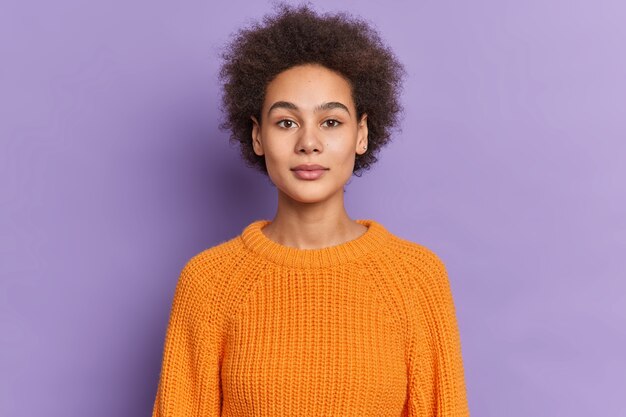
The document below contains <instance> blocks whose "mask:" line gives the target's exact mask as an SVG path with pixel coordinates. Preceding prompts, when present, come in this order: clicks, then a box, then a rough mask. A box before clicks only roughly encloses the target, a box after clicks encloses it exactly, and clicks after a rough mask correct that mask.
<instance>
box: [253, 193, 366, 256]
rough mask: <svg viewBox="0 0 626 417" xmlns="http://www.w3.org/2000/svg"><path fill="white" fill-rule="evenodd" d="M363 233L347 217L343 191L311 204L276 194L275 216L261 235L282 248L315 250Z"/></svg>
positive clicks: (361, 226)
mask: <svg viewBox="0 0 626 417" xmlns="http://www.w3.org/2000/svg"><path fill="white" fill-rule="evenodd" d="M366 230H367V227H365V226H363V225H361V224H359V223H357V222H356V221H354V220H352V219H351V218H350V216H348V213H347V212H346V210H345V206H344V199H343V190H342V191H341V192H340V193H337V194H335V195H334V196H332V197H331V198H329V199H327V200H324V201H316V202H314V203H306V202H300V201H296V200H294V199H293V198H291V197H289V196H286V195H284V194H283V193H282V192H280V191H279V192H278V208H277V211H276V214H275V215H274V218H273V219H272V222H271V223H270V224H269V225H267V226H266V227H264V228H263V233H264V234H265V235H266V236H267V237H268V238H269V239H271V240H273V241H274V242H276V243H279V244H281V245H284V246H290V247H294V248H299V249H318V248H324V247H328V246H334V245H338V244H341V243H343V242H346V241H349V240H352V239H355V238H357V237H358V236H360V235H361V234H363V233H365V231H366Z"/></svg>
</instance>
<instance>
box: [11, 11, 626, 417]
mask: <svg viewBox="0 0 626 417" xmlns="http://www.w3.org/2000/svg"><path fill="white" fill-rule="evenodd" d="M37 3H39V4H36V5H35V4H33V2H19V1H17V0H5V1H3V2H2V4H1V5H0V52H1V57H2V58H1V59H2V65H1V66H0V120H1V123H0V191H1V193H0V198H1V202H0V210H1V212H0V257H1V259H0V325H1V330H0V349H1V351H0V375H1V376H0V415H2V416H7V417H9V416H10V417H27V416H28V417H32V416H43V415H45V416H50V417H57V416H58V417H67V416H77V417H83V416H90V417H105V416H107V417H110V416H116V417H131V416H132V417H136V416H142V415H144V416H145V415H149V413H150V411H151V408H152V402H153V400H154V395H155V393H156V384H157V381H158V374H159V367H160V361H161V354H162V348H163V341H164V336H165V330H166V325H167V318H168V314H169V309H170V303H171V300H172V296H173V291H174V287H175V284H176V281H177V278H178V273H179V272H180V269H181V268H182V265H183V264H184V262H185V261H186V260H187V259H188V258H189V257H190V256H192V255H194V254H196V253H198V252H199V251H201V250H203V249H205V248H208V247H210V246H213V245H215V244H217V243H219V242H221V241H223V240H225V239H228V238H230V237H232V236H235V235H236V234H238V233H240V231H241V230H242V229H243V227H244V226H245V225H247V224H248V223H249V222H250V221H252V220H254V219H257V218H269V217H271V216H272V215H273V213H274V208H275V204H276V202H275V195H274V189H273V188H271V187H270V186H269V185H268V183H267V182H266V181H265V180H264V179H263V178H262V177H261V175H260V174H257V173H256V172H255V171H252V170H250V169H248V168H246V167H245V166H244V165H243V163H242V162H240V160H239V157H238V154H237V151H236V150H235V149H234V148H230V147H229V145H228V141H227V136H226V134H225V133H224V132H221V131H219V130H218V128H217V123H218V118H219V111H218V81H217V74H216V73H217V67H218V59H217V50H218V47H219V46H220V45H222V44H223V43H224V42H225V41H226V40H227V38H228V35H229V34H230V33H231V32H233V31H234V30H235V29H236V28H238V27H239V26H241V25H242V24H246V23H248V22H250V20H251V19H255V18H258V17H260V16H261V15H262V14H264V13H265V12H267V11H269V10H270V5H269V3H268V2H253V1H250V0H247V1H241V0H230V1H228V2H220V6H219V7H218V6H217V5H216V4H214V3H210V2H206V1H205V2H200V1H187V2H175V1H169V2H165V1H150V2H149V1H136V2H97V3H95V2H83V1H77V0H75V1H70V0H61V1H56V2H43V1H39V2H37ZM87 3H89V4H87ZM315 3H316V4H318V6H319V9H320V10H323V11H333V10H348V11H352V12H354V13H357V14H358V15H360V16H362V17H365V18H367V19H370V20H371V21H373V22H374V23H375V24H376V26H377V27H378V28H379V30H380V31H381V33H382V35H383V37H384V38H385V39H386V40H387V42H388V43H389V44H390V45H392V47H393V48H394V49H395V50H396V52H397V54H398V55H399V57H400V59H401V60H402V61H404V63H405V64H406V66H407V70H408V72H409V78H408V80H407V83H406V90H405V94H404V102H405V104H406V117H405V120H404V122H403V133H402V134H400V135H398V136H397V138H396V139H395V142H394V143H392V144H391V146H390V147H389V148H387V149H386V150H383V152H382V154H381V159H380V161H379V163H378V165H377V166H376V168H375V169H374V170H372V171H370V172H368V173H366V174H365V175H364V176H363V177H362V178H354V179H353V181H352V182H351V183H350V186H349V187H348V192H347V194H346V198H347V206H348V212H349V213H350V215H351V216H352V217H353V218H375V219H377V220H379V221H380V222H382V223H383V224H385V225H386V226H387V227H388V228H389V229H390V230H391V231H392V232H394V233H396V234H398V235H400V236H402V237H405V238H408V239H411V240H413V241H416V242H419V243H422V244H425V245H428V246H429V247H431V248H432V249H433V250H435V251H436V252H437V253H438V254H439V255H440V256H441V257H442V258H443V260H444V261H445V262H446V265H447V267H448V270H449V275H450V280H451V283H452V289H453V293H454V296H455V302H456V306H457V313H458V317H459V326H460V330H461V337H462V346H463V355H464V360H465V370H466V380H467V387H468V396H469V402H470V409H471V411H472V415H473V416H475V417H478V416H481V417H502V416H507V417H522V416H523V417H528V416H532V417H540V416H546V417H548V416H550V417H552V416H581V417H582V416H601V415H602V416H612V417H614V416H626V403H625V401H624V395H625V393H626V358H625V357H626V355H625V353H624V352H626V280H625V279H626V260H625V256H624V255H625V254H626V195H625V194H626V185H625V178H626V163H625V162H626V52H625V49H624V48H625V47H624V45H625V43H626V24H625V23H624V22H626V5H625V3H624V2H622V1H620V0H614V1H609V0H606V1H598V0H596V1H591V0H589V1H586V2H585V1H579V0H568V1H565V0H561V1H558V0H552V1H545V0H544V1H539V0H532V1H512V0H506V1H503V0H491V1H489V0H477V1H472V2H466V1H456V2H451V1H437V2H434V1H418V2H409V1H402V2H400V1H397V2H395V3H394V2H388V1H386V2H380V1H376V2H374V1H369V2H364V1H359V2H357V1H343V2H341V1H330V0H326V1H318V2H315Z"/></svg>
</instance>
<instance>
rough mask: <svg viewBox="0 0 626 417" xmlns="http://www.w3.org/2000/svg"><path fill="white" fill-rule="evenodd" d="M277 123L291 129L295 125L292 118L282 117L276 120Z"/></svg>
mask: <svg viewBox="0 0 626 417" xmlns="http://www.w3.org/2000/svg"><path fill="white" fill-rule="evenodd" d="M277 125H278V126H280V127H283V128H285V129H291V128H292V127H294V126H295V123H294V121H293V120H288V119H284V120H281V121H280V122H278V123H277Z"/></svg>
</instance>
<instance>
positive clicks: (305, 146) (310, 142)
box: [296, 124, 322, 154]
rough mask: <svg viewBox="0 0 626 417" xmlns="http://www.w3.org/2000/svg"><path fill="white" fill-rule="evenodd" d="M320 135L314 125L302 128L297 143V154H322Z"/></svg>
mask: <svg viewBox="0 0 626 417" xmlns="http://www.w3.org/2000/svg"><path fill="white" fill-rule="evenodd" d="M319 134H320V132H319V131H318V130H317V129H316V128H315V126H314V125H313V124H308V126H304V127H303V128H301V129H300V132H299V137H298V141H297V142H296V153H305V154H308V153H311V152H318V153H319V152H322V141H321V140H320V139H321V138H320V137H319Z"/></svg>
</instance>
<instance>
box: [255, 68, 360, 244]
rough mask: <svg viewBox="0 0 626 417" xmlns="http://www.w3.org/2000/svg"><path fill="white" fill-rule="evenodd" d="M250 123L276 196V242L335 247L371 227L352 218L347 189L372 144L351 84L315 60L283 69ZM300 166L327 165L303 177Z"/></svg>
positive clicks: (269, 232)
mask: <svg viewBox="0 0 626 417" xmlns="http://www.w3.org/2000/svg"><path fill="white" fill-rule="evenodd" d="M251 119H252V122H253V129H252V146H253V148H254V152H255V153H256V154H257V155H264V156H265V162H266V166H267V170H268V174H269V176H270V179H271V180H272V182H273V183H274V185H275V186H276V189H277V193H278V208H277V211H276V214H275V216H274V219H273V220H272V222H271V223H270V224H269V225H267V226H265V227H264V228H263V233H264V234H265V235H266V236H267V237H268V238H269V239H271V240H273V241H275V242H277V243H279V244H282V245H285V246H291V247H294V248H298V249H320V248H325V247H329V246H335V245H339V244H342V243H345V242H347V241H350V240H353V239H356V238H358V237H359V236H361V235H362V234H363V233H365V232H366V231H367V227H366V226H363V225H361V224H359V223H357V222H356V221H354V220H353V219H351V218H350V216H349V215H348V213H347V212H346V209H345V205H344V186H345V185H346V183H347V182H348V180H349V179H350V178H351V176H352V173H353V168H354V162H355V158H356V156H357V155H361V154H364V153H365V152H366V147H367V137H368V129H367V114H363V115H362V116H361V117H360V118H358V117H357V111H356V106H355V104H354V101H353V98H352V89H351V86H350V84H349V82H348V81H347V80H346V79H345V78H344V77H343V76H341V75H340V74H338V73H337V72H334V71H331V70H329V69H328V68H326V67H323V66H321V65H316V64H307V65H299V66H295V67H292V68H289V69H288V70H286V71H283V72H282V73H280V74H279V75H278V76H277V77H276V78H275V79H274V80H272V82H270V83H269V84H268V86H267V90H266V94H265V98H264V102H263V107H262V109H261V119H262V120H261V121H259V120H257V118H256V117H254V116H252V117H251ZM300 164H319V165H322V166H323V167H325V168H326V169H325V170H323V172H322V175H321V176H320V177H319V178H317V179H303V178H300V177H299V176H298V175H297V174H296V173H295V172H294V171H293V168H294V167H296V166H298V165H300Z"/></svg>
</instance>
